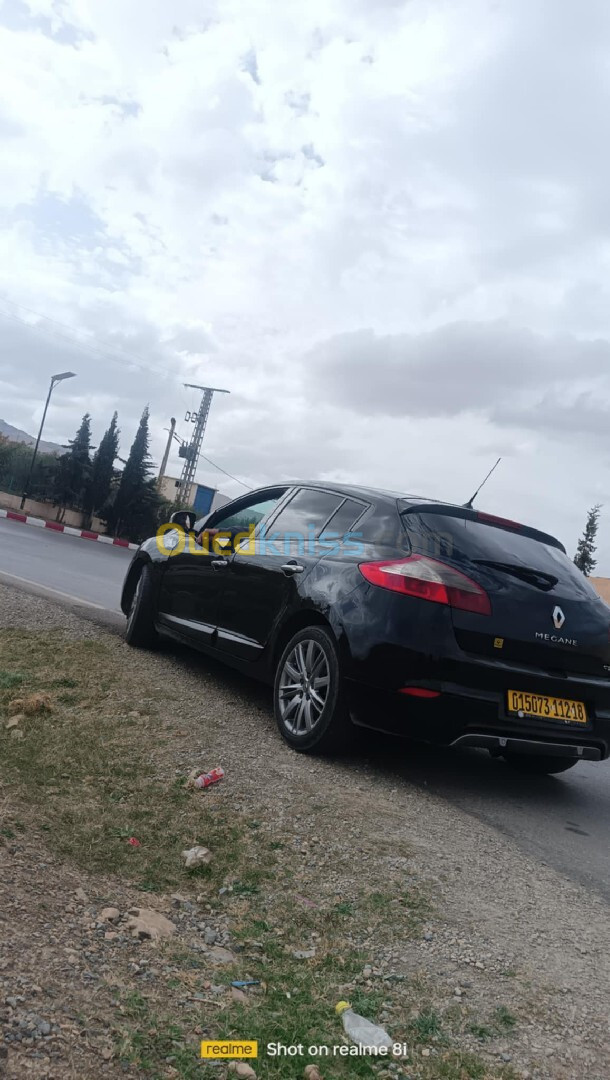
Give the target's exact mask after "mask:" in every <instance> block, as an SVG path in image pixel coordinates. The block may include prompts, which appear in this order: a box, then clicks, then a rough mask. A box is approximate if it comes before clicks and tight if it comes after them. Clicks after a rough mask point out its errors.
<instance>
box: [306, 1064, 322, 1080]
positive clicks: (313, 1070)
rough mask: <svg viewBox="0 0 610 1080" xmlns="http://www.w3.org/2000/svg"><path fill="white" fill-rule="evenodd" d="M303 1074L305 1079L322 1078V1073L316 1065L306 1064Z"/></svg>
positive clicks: (316, 1079) (317, 1079) (319, 1079)
mask: <svg viewBox="0 0 610 1080" xmlns="http://www.w3.org/2000/svg"><path fill="white" fill-rule="evenodd" d="M303 1076H304V1077H305V1080H322V1073H321V1072H320V1070H319V1068H318V1066H317V1065H306V1066H305V1072H304V1073H303Z"/></svg>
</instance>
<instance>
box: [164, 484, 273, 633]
mask: <svg viewBox="0 0 610 1080" xmlns="http://www.w3.org/2000/svg"><path fill="white" fill-rule="evenodd" d="M285 491H286V488H285V487H282V488H269V489H263V490H261V491H257V492H253V493H252V494H250V495H246V496H244V497H243V498H241V499H235V500H234V501H233V502H231V503H229V504H228V505H227V506H223V507H222V508H221V509H219V510H218V511H216V513H213V514H211V515H210V516H209V517H208V518H207V519H206V520H205V528H206V529H219V530H220V532H221V535H219V537H218V538H217V540H216V542H215V543H214V542H212V543H211V544H204V545H199V544H197V543H196V542H195V539H194V536H193V534H191V535H190V536H187V537H186V542H185V544H184V545H182V544H181V545H180V547H179V548H177V549H176V551H175V552H174V554H172V555H171V556H170V557H169V558H168V560H167V564H166V567H165V570H164V573H163V580H162V584H161V590H160V596H159V621H160V622H161V624H162V625H164V626H165V627H166V628H167V629H168V630H169V631H173V632H174V633H177V634H180V635H181V636H182V637H185V638H187V639H188V640H190V641H192V642H193V644H196V645H197V644H199V645H203V646H206V645H207V646H210V645H212V646H213V645H214V643H215V635H216V628H217V622H218V608H219V602H220V597H221V594H222V592H223V590H224V587H225V577H224V573H225V571H226V569H227V567H228V565H229V560H230V538H231V537H234V536H235V535H237V534H239V533H240V532H243V533H247V532H248V530H249V529H250V528H251V527H253V526H256V524H258V522H259V521H261V520H262V519H263V518H264V517H265V516H266V515H267V514H269V513H271V511H272V510H274V509H275V507H276V505H277V503H278V501H279V499H280V498H281V497H282V496H283V495H284V493H285ZM223 533H224V534H225V536H224V538H223V536H222V534H223ZM223 539H224V541H225V544H226V547H227V553H226V554H223V551H222V547H221V545H222V543H223Z"/></svg>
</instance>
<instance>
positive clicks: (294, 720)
mask: <svg viewBox="0 0 610 1080" xmlns="http://www.w3.org/2000/svg"><path fill="white" fill-rule="evenodd" d="M329 691H330V669H329V664H328V659H327V656H326V653H325V651H324V649H323V648H322V646H321V645H320V644H319V642H317V641H314V640H313V639H311V638H310V639H309V640H308V639H305V640H303V641H299V642H298V643H297V644H296V645H295V647H294V649H292V651H291V652H290V653H289V654H288V656H287V657H286V660H285V661H284V666H283V668H282V674H281V676H280V684H279V710H280V715H281V719H282V723H283V724H284V726H285V728H286V730H287V731H288V732H290V734H291V735H294V736H299V735H308V734H309V732H311V731H313V729H314V728H315V726H316V724H317V723H318V721H319V719H320V717H321V715H322V713H323V711H324V706H325V705H326V702H327V699H328V694H329Z"/></svg>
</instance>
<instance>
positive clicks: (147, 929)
mask: <svg viewBox="0 0 610 1080" xmlns="http://www.w3.org/2000/svg"><path fill="white" fill-rule="evenodd" d="M131 910H132V912H133V914H132V915H131V917H130V918H129V919H128V922H127V929H128V930H131V936H132V937H134V938H140V939H144V938H148V939H150V940H151V941H157V940H158V939H159V938H163V937H171V935H172V934H175V933H176V924H175V923H173V922H171V921H170V919H166V917H165V915H162V914H161V913H160V912H159V911H153V909H152V908H132V909H131Z"/></svg>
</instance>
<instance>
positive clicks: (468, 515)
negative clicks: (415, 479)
mask: <svg viewBox="0 0 610 1080" xmlns="http://www.w3.org/2000/svg"><path fill="white" fill-rule="evenodd" d="M398 509H399V513H400V515H401V517H406V516H407V515H409V514H439V515H442V516H443V517H452V518H461V519H463V520H465V521H476V522H479V523H481V524H483V525H491V526H492V527H493V528H495V529H504V530H505V531H506V532H516V533H519V535H520V536H528V537H529V538H530V540H537V541H538V543H540V544H547V545H548V546H549V547H554V548H558V550H559V551H563V553H564V555H566V554H567V552H566V549H565V548H564V546H563V544H562V543H561V541H560V540H558V539H557V537H555V536H551V535H550V533H544V532H540V530H539V529H533V528H531V526H529V525H521V524H520V522H518V521H511V520H510V519H509V518H503V517H496V515H495V514H485V513H483V511H482V510H473V509H471V508H470V507H466V506H451V505H450V504H447V503H445V504H443V503H411V504H410V505H409V506H405V507H402V508H401V507H400V505H399V508H398ZM405 524H406V522H405Z"/></svg>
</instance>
